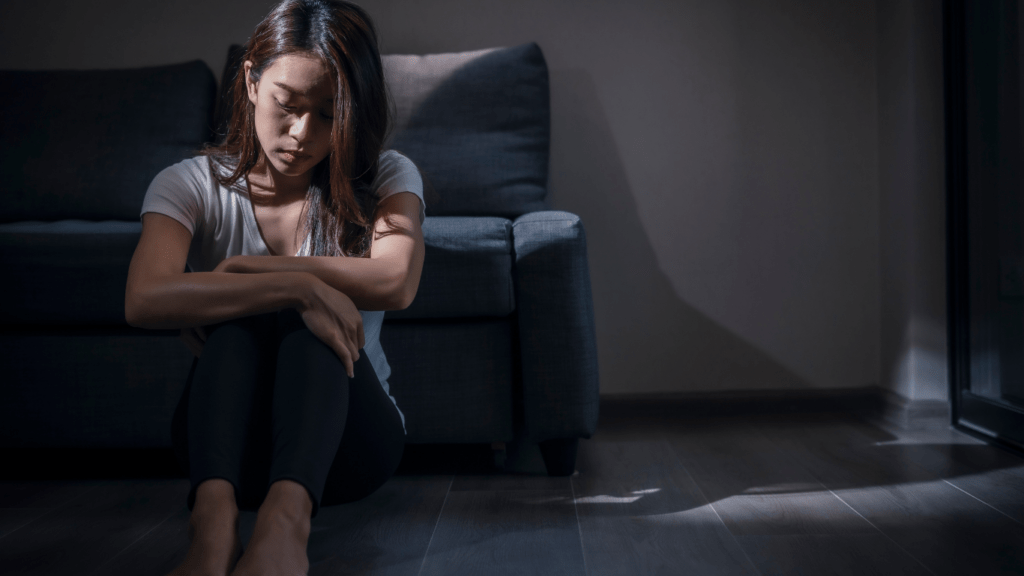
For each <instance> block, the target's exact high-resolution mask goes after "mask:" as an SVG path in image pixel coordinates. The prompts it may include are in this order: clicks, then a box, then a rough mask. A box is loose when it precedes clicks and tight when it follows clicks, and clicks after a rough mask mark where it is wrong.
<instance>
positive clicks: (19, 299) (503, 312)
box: [0, 217, 515, 326]
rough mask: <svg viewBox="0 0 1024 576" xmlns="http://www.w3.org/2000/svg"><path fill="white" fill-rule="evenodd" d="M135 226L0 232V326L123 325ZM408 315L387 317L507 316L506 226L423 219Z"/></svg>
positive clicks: (499, 221)
mask: <svg viewBox="0 0 1024 576" xmlns="http://www.w3.org/2000/svg"><path fill="white" fill-rule="evenodd" d="M141 233H142V224H141V223H139V222H117V221H104V222H86V221H82V220H63V221H59V222H15V223H9V224H0V262H3V266H4V268H5V274H4V275H5V278H6V281H5V282H2V283H0V299H2V300H0V323H2V324H8V325H10V324H16V325H17V324H35V325H39V324H43V325H65V326H67V325H108V326H123V325H124V324H125V319H124V290H125V285H126V283H127V281H128V265H129V263H130V262H131V258H132V254H134V252H135V247H136V245H137V244H138V242H139V235H140V234H141ZM423 236H424V243H425V244H426V256H425V262H424V266H423V274H422V276H421V277H420V288H419V291H418V292H417V294H416V300H415V302H413V304H412V306H410V307H409V308H407V309H405V310H396V311H391V312H388V313H387V314H386V315H385V316H386V317H387V318H458V317H481V316H507V315H508V314H511V313H512V311H513V310H514V309H515V303H514V299H513V286H512V258H513V257H512V222H511V221H509V220H507V219H505V218H495V217H430V218H427V220H426V221H425V222H424V223H423Z"/></svg>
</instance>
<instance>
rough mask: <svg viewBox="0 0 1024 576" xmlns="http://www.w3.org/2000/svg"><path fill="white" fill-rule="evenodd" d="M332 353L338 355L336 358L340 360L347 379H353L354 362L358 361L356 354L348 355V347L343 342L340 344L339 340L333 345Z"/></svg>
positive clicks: (354, 373)
mask: <svg viewBox="0 0 1024 576" xmlns="http://www.w3.org/2000/svg"><path fill="white" fill-rule="evenodd" d="M334 353H335V354H337V355H338V358H341V363H342V364H344V365H345V373H346V374H348V377H349V378H355V377H356V371H355V361H356V360H359V356H358V353H356V355H353V354H350V353H349V348H348V346H346V345H345V343H344V342H341V341H340V339H339V342H338V343H337V344H335V347H334Z"/></svg>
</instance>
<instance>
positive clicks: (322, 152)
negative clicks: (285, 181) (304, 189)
mask: <svg viewBox="0 0 1024 576" xmlns="http://www.w3.org/2000/svg"><path fill="white" fill-rule="evenodd" d="M243 66H244V69H245V84H246V87H247V89H248V93H249V101H250V102H252V103H253V106H255V108H256V114H255V116H256V118H255V120H256V137H257V138H259V141H260V146H261V147H262V148H263V153H264V154H265V155H266V158H267V160H268V161H269V163H270V166H271V167H272V168H273V169H275V170H277V172H279V173H281V174H284V175H286V176H301V175H303V174H306V173H307V172H309V171H310V170H311V169H312V168H313V167H314V166H316V165H317V164H318V163H319V162H320V161H321V160H323V159H324V158H326V157H327V155H328V154H329V153H330V151H331V127H332V125H333V123H334V87H333V85H332V83H331V78H330V75H329V74H328V72H327V68H326V67H325V66H324V64H323V62H321V61H320V59H319V58H317V57H315V56H313V55H310V54H289V55H285V56H281V57H279V58H278V59H277V60H276V61H274V63H273V64H271V65H270V67H269V68H267V69H266V70H264V71H263V76H261V77H260V80H259V82H256V83H254V82H252V81H251V79H250V75H249V73H250V70H251V69H252V62H251V61H249V60H246V61H245V64H244V65H243Z"/></svg>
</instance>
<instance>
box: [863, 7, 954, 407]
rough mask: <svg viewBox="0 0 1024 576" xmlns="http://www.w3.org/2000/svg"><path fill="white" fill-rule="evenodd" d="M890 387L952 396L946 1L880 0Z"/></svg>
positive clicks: (886, 379) (886, 381)
mask: <svg viewBox="0 0 1024 576" xmlns="http://www.w3.org/2000/svg"><path fill="white" fill-rule="evenodd" d="M879 6H880V9H879V18H878V21H879V47H878V55H879V57H878V102H879V114H878V126H879V159H880V160H879V162H880V163H879V165H880V171H879V182H880V186H879V188H880V191H881V229H880V234H881V246H882V251H881V253H880V258H881V276H882V277H881V287H882V292H881V294H882V295H881V319H882V326H881V329H882V331H881V361H882V373H881V375H882V385H883V386H884V387H886V388H888V389H890V390H893V391H894V392H897V393H899V394H900V395H902V396H904V397H906V398H909V399H912V400H945V399H946V398H947V397H948V375H947V370H948V369H947V364H946V362H947V357H946V290H945V286H946V284H945V282H946V277H945V274H946V262H945V242H946V240H945V232H946V228H945V173H944V170H945V167H944V166H945V164H944V148H943V146H944V134H943V114H944V113H943V95H942V91H943V84H942V82H943V80H942V78H943V77H942V4H941V3H940V2H934V1H932V0H893V1H889V2H881V3H880V4H879Z"/></svg>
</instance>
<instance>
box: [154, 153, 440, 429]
mask: <svg viewBox="0 0 1024 576" xmlns="http://www.w3.org/2000/svg"><path fill="white" fill-rule="evenodd" d="M210 165H211V162H210V161H209V159H208V158H207V157H205V156H196V157H194V158H189V159H187V160H182V161H181V162H178V163H177V164H174V165H173V166H169V167H167V168H165V169H164V170H163V171H161V172H160V173H159V174H157V176H156V178H154V179H153V182H152V183H151V184H150V185H149V189H148V190H147V191H146V198H145V199H144V200H143V201H142V212H141V213H140V216H139V217H140V218H141V217H142V216H141V215H142V214H145V213H146V212H157V213H159V214H164V215H166V216H170V217H171V218H174V219H175V220H177V221H178V222H181V223H182V224H183V225H184V226H185V228H187V229H188V231H189V232H191V233H192V244H191V246H190V247H189V252H188V259H187V263H188V269H189V270H190V271H192V272H210V271H212V270H213V269H214V268H216V267H217V264H219V263H220V262H221V261H222V260H225V259H227V258H230V257H231V256H237V255H246V256H269V255H270V251H269V250H268V249H267V246H266V243H264V242H263V237H262V236H261V235H260V231H259V228H257V226H256V217H255V215H254V213H253V208H252V203H251V202H250V200H249V194H248V190H247V187H246V184H245V182H244V179H243V180H240V181H239V182H237V183H236V184H235V185H234V186H232V187H230V188H226V187H224V186H221V185H220V184H219V183H218V182H217V179H216V178H214V177H213V175H212V174H211V166H210ZM373 189H374V190H376V192H377V195H378V196H379V197H380V199H381V200H383V199H384V198H387V197H388V196H391V195H392V194H397V193H399V192H412V193H413V194H415V195H416V196H418V197H419V199H420V224H422V223H423V220H424V219H425V218H426V202H425V201H424V200H423V181H422V179H421V178H420V174H419V171H418V170H417V169H416V166H415V165H414V164H413V163H412V161H411V160H409V159H408V158H406V157H405V156H402V155H401V154H399V153H398V152H395V151H393V150H388V151H385V152H384V153H382V154H381V156H380V170H379V172H378V173H377V178H376V179H375V180H374V181H373ZM309 248H310V238H309V236H308V235H307V236H306V239H305V241H304V242H303V244H302V247H301V248H300V249H299V252H298V253H297V254H296V256H308V255H309ZM359 314H360V315H361V316H362V318H363V336H364V338H365V343H364V346H363V352H364V353H365V354H366V355H367V356H368V357H369V359H370V362H371V364H372V365H373V370H374V372H375V373H376V374H377V380H379V381H380V383H381V385H382V386H383V387H384V392H385V393H387V394H388V397H389V398H391V402H392V403H394V404H395V408H396V409H398V403H397V402H395V397H394V396H392V395H391V392H390V387H389V386H388V378H389V377H390V376H391V366H390V365H388V361H387V358H386V357H385V356H384V350H383V349H382V348H381V346H380V329H381V324H382V323H383V321H384V311H372V312H366V311H362V310H360V311H359ZM398 414H399V415H400V416H401V418H402V428H403V430H404V429H405V414H402V411H401V409H398Z"/></svg>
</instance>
